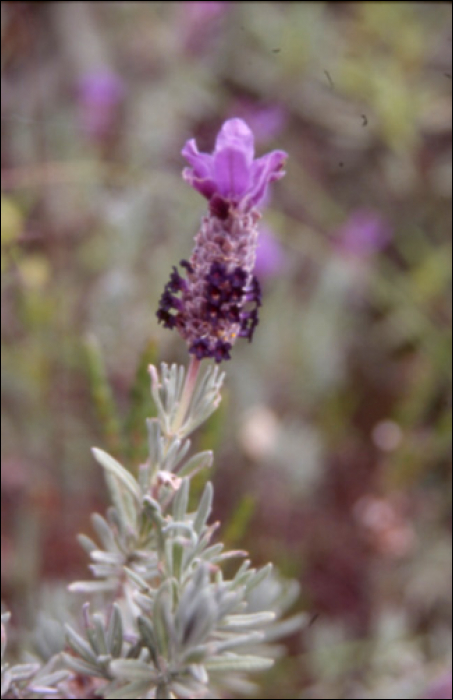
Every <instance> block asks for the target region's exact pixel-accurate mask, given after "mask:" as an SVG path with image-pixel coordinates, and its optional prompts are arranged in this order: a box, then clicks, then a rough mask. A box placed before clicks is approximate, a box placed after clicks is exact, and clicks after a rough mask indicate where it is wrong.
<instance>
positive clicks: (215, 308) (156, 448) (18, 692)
mask: <svg viewBox="0 0 453 700" xmlns="http://www.w3.org/2000/svg"><path fill="white" fill-rule="evenodd" d="M182 153H183V155H184V156H185V157H186V158H187V160H188V161H189V163H190V166H191V167H189V168H187V169H185V170H184V172H183V177H184V178H185V180H186V181H187V182H188V183H189V184H190V185H191V186H192V187H194V188H195V189H196V190H198V191H199V192H200V193H201V194H203V195H204V196H205V197H206V198H207V200H208V202H209V209H208V213H207V215H206V216H205V217H204V218H203V220H202V224H201V228H200V230H199V232H198V234H197V235H196V237H195V248H194V251H193V253H192V255H191V257H190V260H187V261H186V260H183V261H182V262H181V267H182V268H183V269H184V270H185V276H183V275H182V274H181V273H180V272H178V270H177V269H176V267H174V268H173V272H172V274H171V276H170V281H169V282H168V284H167V285H166V287H165V290H164V292H163V294H162V297H161V299H160V303H159V308H158V311H157V318H158V320H159V322H161V323H163V324H164V326H165V327H167V328H170V329H172V328H176V329H177V330H178V332H179V333H180V334H181V336H182V337H183V338H184V340H185V341H186V342H187V345H188V350H189V353H190V355H191V359H190V363H189V366H188V369H187V371H186V370H185V368H184V367H181V366H176V365H172V366H168V365H167V364H165V363H163V364H162V365H161V367H160V372H159V371H158V370H157V369H156V368H155V367H153V366H151V367H150V368H149V371H150V377H151V392H152V395H153V398H154V402H155V405H156V407H157V414H158V415H157V416H156V417H155V418H150V419H148V421H147V425H148V435H149V457H148V459H147V460H146V462H145V463H143V464H142V465H140V467H139V469H138V473H137V475H136V476H134V475H133V474H132V473H131V472H130V471H129V470H127V469H126V468H125V467H124V466H123V465H122V464H120V463H119V462H118V461H117V460H116V459H115V458H114V457H112V456H111V455H109V454H107V453H106V452H104V451H103V450H101V449H98V448H95V449H93V454H94V457H95V459H96V460H97V462H99V464H100V465H101V466H102V468H103V470H104V475H105V480H106V483H107V486H108V489H109V492H110V497H111V500H112V506H111V507H110V508H109V510H108V512H107V515H106V517H103V516H101V515H99V514H94V515H93V516H92V523H93V527H94V530H95V533H96V540H94V539H91V538H89V537H87V536H85V535H80V538H79V539H80V543H81V545H82V546H83V548H84V549H85V550H86V552H87V554H88V555H89V557H90V562H91V563H90V567H89V568H90V570H91V573H92V574H93V576H94V578H93V579H91V580H88V581H79V582H76V583H73V584H71V585H70V586H69V589H70V591H72V592H73V593H76V594H81V595H83V597H84V599H87V598H88V600H93V599H94V600H95V601H97V606H98V605H99V603H98V601H99V596H101V601H102V602H101V604H100V606H99V607H97V606H96V607H97V609H96V610H95V611H94V612H93V611H92V607H93V608H94V607H95V606H94V605H93V603H92V602H91V603H90V602H84V603H83V606H82V625H81V628H79V629H75V625H74V624H66V637H65V641H64V642H63V643H61V642H59V641H58V639H59V632H57V633H56V634H55V639H56V640H57V641H55V640H54V643H53V644H50V649H51V651H49V652H48V653H47V655H45V656H46V658H44V659H41V660H39V659H33V663H28V664H25V665H23V664H22V665H20V666H15V667H10V666H8V665H7V664H6V663H5V664H3V654H4V648H5V646H6V632H5V628H4V625H6V622H7V618H6V617H5V618H4V619H3V618H2V698H3V697H5V698H10V697H11V698H12V697H16V698H17V697H27V698H34V697H49V698H50V697H54V698H55V697H56V698H82V697H83V698H95V697H101V698H110V699H112V700H113V699H120V698H206V697H209V698H213V697H220V694H221V693H223V692H225V691H234V692H239V693H247V692H253V689H254V685H253V683H251V682H250V680H249V679H248V674H249V673H252V672H256V671H263V670H265V669H267V668H269V667H270V666H271V665H272V663H273V660H274V658H275V656H276V655H278V654H279V652H280V651H281V650H280V648H279V646H278V645H276V644H275V641H276V640H278V638H279V637H281V636H282V635H284V634H287V633H289V632H291V631H294V630H295V629H297V628H298V627H299V626H300V624H301V622H302V617H301V616H293V617H290V618H289V619H286V620H284V621H282V620H278V618H279V617H281V615H282V614H283V613H284V612H286V610H287V609H288V608H289V606H290V605H291V604H292V602H293V601H294V599H295V597H296V596H297V591H298V587H297V584H295V583H294V582H292V583H289V584H288V583H284V582H283V581H282V580H281V579H280V578H279V577H278V576H277V575H276V574H274V573H273V572H272V566H271V565H270V564H268V565H267V566H265V567H263V568H260V569H255V568H253V567H252V566H251V564H250V561H249V559H247V553H246V552H243V551H228V550H226V549H225V547H224V545H223V544H222V543H221V542H215V541H214V535H215V533H216V531H217V529H218V527H219V523H217V522H214V523H212V522H210V520H209V517H210V513H211V507H212V500H213V487H212V484H211V483H209V482H208V483H207V484H206V486H205V488H204V490H203V492H202V495H201V498H200V499H199V502H198V503H197V504H196V505H195V506H192V505H191V499H190V485H191V480H192V478H193V477H194V475H195V474H197V473H198V472H200V470H203V469H206V468H208V467H209V466H210V465H211V464H212V461H213V455H212V453H211V452H210V451H203V452H198V453H196V454H191V450H190V448H191V441H190V436H191V434H192V433H193V431H194V430H195V429H196V428H198V427H199V426H200V425H201V424H202V423H203V422H204V421H206V420H207V418H209V416H210V415H211V414H212V413H213V411H215V409H216V408H217V406H218V405H219V402H220V400H221V394H220V392H221V387H222V383H223V380H224V374H223V373H221V372H220V370H219V367H218V364H219V363H220V362H221V361H222V360H227V359H229V358H230V350H231V348H232V346H233V345H234V343H235V341H236V340H237V338H239V337H245V338H248V340H249V341H250V340H251V339H252V337H253V333H254V330H255V328H256V325H257V323H258V307H259V306H260V304H261V295H260V290H259V284H258V281H257V279H256V278H255V277H254V276H253V272H252V271H253V266H254V259H255V250H256V243H257V236H258V232H257V222H258V220H259V218H260V213H259V210H258V206H259V204H260V203H261V202H262V201H263V198H264V197H265V194H266V189H267V186H268V184H269V183H270V182H272V181H273V180H276V179H278V178H280V177H282V175H283V174H284V173H283V170H282V166H283V162H284V159H285V157H286V154H285V153H284V152H282V151H274V152H272V153H270V154H268V155H266V156H264V157H262V158H259V159H257V160H254V152H253V135H252V133H251V131H250V130H249V128H248V126H247V125H246V124H245V122H243V121H242V120H240V119H232V120H229V121H227V122H226V123H225V124H224V125H223V127H222V129H221V131H220V133H219V136H218V138H217V142H216V146H215V150H214V153H213V154H212V155H211V154H205V153H199V152H198V149H197V147H196V143H195V141H189V142H188V143H187V144H186V146H185V147H184V149H183V151H182ZM206 358H211V359H213V360H214V361H215V364H208V366H206V367H202V361H203V360H204V359H206ZM232 558H233V559H236V558H238V559H243V561H242V563H241V564H240V565H239V566H238V568H237V570H236V573H235V574H234V575H233V577H232V578H226V577H225V575H224V573H223V569H222V565H223V562H225V561H226V560H229V559H232ZM57 638H58V639H57ZM48 646H49V645H48ZM55 647H57V648H55Z"/></svg>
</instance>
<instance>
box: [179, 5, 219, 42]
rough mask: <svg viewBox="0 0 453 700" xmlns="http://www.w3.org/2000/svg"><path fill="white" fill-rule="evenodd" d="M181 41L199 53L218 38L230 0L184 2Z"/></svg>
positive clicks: (182, 6) (181, 6)
mask: <svg viewBox="0 0 453 700" xmlns="http://www.w3.org/2000/svg"><path fill="white" fill-rule="evenodd" d="M179 4H180V8H181V33H182V37H181V43H182V45H183V47H184V48H185V50H186V51H188V52H189V53H192V54H199V53H201V52H202V51H204V50H205V49H207V48H208V47H209V45H210V44H212V43H213V41H214V40H215V39H216V38H217V36H218V34H219V29H220V26H221V21H222V18H223V16H224V15H225V13H226V12H227V11H228V9H229V5H230V3H229V2H211V1H209V0H208V2H182V3H179Z"/></svg>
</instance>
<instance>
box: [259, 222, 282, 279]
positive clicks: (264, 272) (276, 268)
mask: <svg viewBox="0 0 453 700" xmlns="http://www.w3.org/2000/svg"><path fill="white" fill-rule="evenodd" d="M287 264H288V256H287V254H286V253H285V251H284V249H283V247H282V245H281V244H280V242H279V241H278V240H277V238H276V237H275V236H274V234H273V232H272V231H271V229H270V228H269V227H267V226H260V235H259V239H258V246H257V249H256V259H255V267H254V270H253V272H254V273H255V275H257V277H258V278H259V279H261V280H264V279H268V278H271V277H276V276H277V275H280V274H281V273H282V272H283V271H284V270H285V268H286V266H287Z"/></svg>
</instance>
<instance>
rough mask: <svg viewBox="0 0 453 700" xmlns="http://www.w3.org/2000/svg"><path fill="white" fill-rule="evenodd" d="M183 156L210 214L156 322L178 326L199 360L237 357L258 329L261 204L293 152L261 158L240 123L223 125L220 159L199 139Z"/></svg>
mask: <svg viewBox="0 0 453 700" xmlns="http://www.w3.org/2000/svg"><path fill="white" fill-rule="evenodd" d="M183 155H184V156H185V157H186V158H187V160H188V161H189V163H190V164H191V166H192V167H191V168H185V169H184V171H183V177H184V179H185V180H186V181H187V182H189V184H190V185H192V187H194V188H195V189H196V190H198V191H199V192H200V193H201V194H203V195H204V196H205V197H206V198H207V199H208V200H209V204H210V206H209V212H208V214H207V215H206V216H205V217H204V218H203V220H202V223H201V227H200V230H199V232H198V233H197V235H196V236H195V248H194V250H193V252H192V255H191V257H190V260H181V262H180V265H181V267H182V268H184V270H185V277H183V276H182V273H180V272H179V271H178V270H177V269H176V267H173V272H172V273H171V276H170V280H169V282H168V283H167V284H166V286H165V289H164V292H163V294H162V296H161V298H160V303H159V308H158V311H157V318H158V320H159V322H160V323H162V324H163V325H164V326H165V327H166V328H170V329H171V328H176V329H177V330H178V331H179V333H180V334H181V335H182V337H183V338H184V339H185V340H186V341H187V344H188V346H189V352H190V353H191V354H193V355H194V356H195V357H196V358H197V359H198V360H201V359H203V358H204V357H211V358H213V359H214V360H215V361H216V362H221V361H222V360H228V359H230V350H231V348H232V347H233V345H234V343H235V341H236V340H237V338H239V337H242V338H248V340H249V341H251V340H252V337H253V334H254V332H255V328H256V326H257V325H258V308H259V307H260V306H261V290H260V285H259V282H258V279H257V278H256V277H255V276H254V275H253V267H254V264H255V254H256V244H257V238H258V228H257V224H258V221H259V219H260V217H261V215H260V213H259V211H258V209H257V208H256V207H257V205H258V204H259V203H260V202H261V201H262V200H263V198H264V196H265V194H266V190H267V186H268V184H269V183H270V182H272V181H273V180H277V179H279V178H281V177H282V176H283V175H284V172H283V170H282V167H283V162H284V159H285V158H286V153H284V152H283V151H273V152H272V153H269V154H267V155H265V156H263V157H261V158H258V159H257V160H255V159H254V148H253V134H252V132H251V131H250V129H249V127H248V126H247V124H246V123H245V122H244V121H242V120H241V119H230V120H229V121H226V122H225V123H224V125H223V126H222V128H221V130H220V133H219V135H218V137H217V140H216V145H215V149H214V153H213V154H208V153H199V152H198V149H197V146H196V143H195V141H194V140H191V141H188V142H187V143H186V145H185V147H184V149H183Z"/></svg>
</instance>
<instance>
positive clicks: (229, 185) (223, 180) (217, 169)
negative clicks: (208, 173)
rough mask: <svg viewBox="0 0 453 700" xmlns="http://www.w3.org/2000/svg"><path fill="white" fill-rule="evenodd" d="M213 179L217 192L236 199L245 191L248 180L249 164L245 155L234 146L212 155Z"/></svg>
mask: <svg viewBox="0 0 453 700" xmlns="http://www.w3.org/2000/svg"><path fill="white" fill-rule="evenodd" d="M214 179H215V183H216V185H217V192H218V193H219V194H220V195H221V196H223V197H227V198H228V199H232V200H237V199H239V198H240V197H242V195H244V194H245V193H246V192H247V189H248V186H249V182H250V164H249V163H248V162H247V156H246V154H245V153H243V152H242V151H240V150H237V149H235V148H229V147H226V148H223V149H222V150H221V151H218V152H217V153H216V154H215V156H214Z"/></svg>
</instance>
